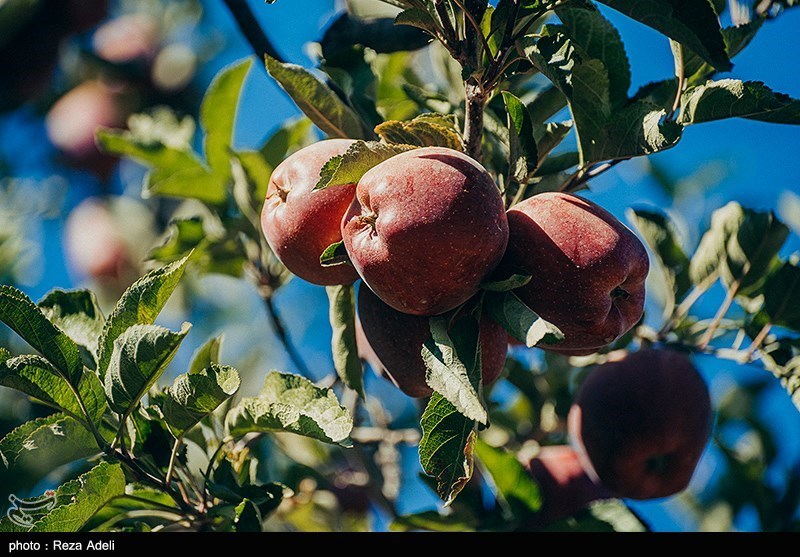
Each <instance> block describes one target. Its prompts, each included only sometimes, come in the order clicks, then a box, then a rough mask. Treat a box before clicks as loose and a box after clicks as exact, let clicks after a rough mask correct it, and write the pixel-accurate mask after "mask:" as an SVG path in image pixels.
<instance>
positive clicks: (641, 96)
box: [631, 77, 678, 110]
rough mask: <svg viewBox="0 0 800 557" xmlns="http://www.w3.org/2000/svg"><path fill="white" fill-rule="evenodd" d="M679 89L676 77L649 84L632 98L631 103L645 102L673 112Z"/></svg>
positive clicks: (642, 87)
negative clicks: (676, 93)
mask: <svg viewBox="0 0 800 557" xmlns="http://www.w3.org/2000/svg"><path fill="white" fill-rule="evenodd" d="M677 87H678V80H677V79H676V78H674V77H671V78H669V79H662V80H661V81H653V82H650V83H647V84H645V85H642V86H641V87H640V88H639V90H638V91H636V93H635V94H634V95H633V97H631V103H634V102H638V101H644V102H647V103H650V104H652V105H654V106H657V107H658V108H663V109H665V110H672V104H673V103H674V102H675V92H676V90H677Z"/></svg>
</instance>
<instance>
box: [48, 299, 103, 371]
mask: <svg viewBox="0 0 800 557" xmlns="http://www.w3.org/2000/svg"><path fill="white" fill-rule="evenodd" d="M38 305H39V309H41V310H42V313H44V315H45V317H47V319H48V320H49V321H50V322H51V323H53V324H54V325H55V326H56V327H58V328H59V329H61V330H62V331H64V332H65V333H66V334H67V336H68V337H69V338H71V339H72V340H73V341H74V342H75V344H77V345H78V346H81V347H83V348H85V349H86V350H87V351H88V352H89V354H90V355H91V357H92V358H93V359H94V360H95V361H96V360H97V341H98V339H99V338H100V334H101V333H102V331H103V327H104V326H105V323H106V318H105V317H104V316H103V313H102V311H101V310H100V306H99V305H98V303H97V298H96V297H95V295H94V294H93V293H92V292H90V291H89V290H72V291H65V290H53V291H52V292H50V293H49V294H47V296H45V297H44V298H43V299H42V300H41V301H40V302H39V304H38Z"/></svg>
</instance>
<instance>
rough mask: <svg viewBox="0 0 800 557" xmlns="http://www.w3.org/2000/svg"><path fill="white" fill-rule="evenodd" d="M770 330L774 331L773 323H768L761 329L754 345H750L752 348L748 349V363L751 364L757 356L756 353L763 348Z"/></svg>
mask: <svg viewBox="0 0 800 557" xmlns="http://www.w3.org/2000/svg"><path fill="white" fill-rule="evenodd" d="M770 329H772V323H767V324H766V325H764V326H763V327H761V330H760V331H758V334H757V335H756V338H754V339H753V342H752V344H750V346H749V347H748V348H747V352H746V357H745V361H746V362H749V361H750V360H751V359H752V357H753V354H755V351H756V350H758V349H759V348H760V347H761V344H762V343H763V342H764V339H765V338H767V335H768V334H769V331H770Z"/></svg>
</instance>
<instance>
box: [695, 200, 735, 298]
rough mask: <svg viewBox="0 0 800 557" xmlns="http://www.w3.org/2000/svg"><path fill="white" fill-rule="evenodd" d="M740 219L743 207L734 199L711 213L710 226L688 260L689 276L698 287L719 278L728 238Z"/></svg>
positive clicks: (707, 284) (705, 286)
mask: <svg viewBox="0 0 800 557" xmlns="http://www.w3.org/2000/svg"><path fill="white" fill-rule="evenodd" d="M742 220H744V209H743V208H742V206H741V205H739V204H738V203H736V202H735V201H731V202H730V203H728V204H726V205H725V206H724V207H720V208H719V209H717V210H715V211H714V212H713V213H712V214H711V226H709V228H708V230H706V232H705V233H704V234H703V237H702V238H700V243H699V244H698V246H697V249H696V250H695V252H694V254H693V255H692V259H691V261H690V262H689V278H691V279H692V283H694V284H695V285H696V286H697V287H698V288H703V289H705V288H708V287H709V286H711V284H713V283H714V281H716V280H717V279H718V278H719V270H720V264H721V262H722V260H723V259H724V257H725V248H726V245H727V243H728V239H729V238H730V237H731V235H733V234H735V233H736V230H737V229H738V228H739V225H740V223H741V222H742Z"/></svg>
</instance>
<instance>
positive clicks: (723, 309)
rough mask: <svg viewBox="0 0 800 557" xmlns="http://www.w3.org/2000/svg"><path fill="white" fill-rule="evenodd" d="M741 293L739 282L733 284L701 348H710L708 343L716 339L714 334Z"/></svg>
mask: <svg viewBox="0 0 800 557" xmlns="http://www.w3.org/2000/svg"><path fill="white" fill-rule="evenodd" d="M738 291H739V281H736V282H734V283H733V284H731V286H730V288H728V293H727V294H726V295H725V300H724V301H723V302H722V305H721V306H719V309H718V310H717V314H716V315H715V316H714V319H712V320H711V323H710V324H709V326H708V329H706V332H705V333H704V334H703V336H702V338H701V339H700V343H699V345H698V346H699V348H701V349H705V348H706V347H707V346H708V343H710V342H711V340H712V339H713V338H714V333H715V332H716V331H717V329H718V328H719V325H720V323H721V322H722V318H723V317H725V314H726V313H728V310H729V309H730V307H731V304H733V299H734V298H735V297H736V293H737V292H738Z"/></svg>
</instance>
